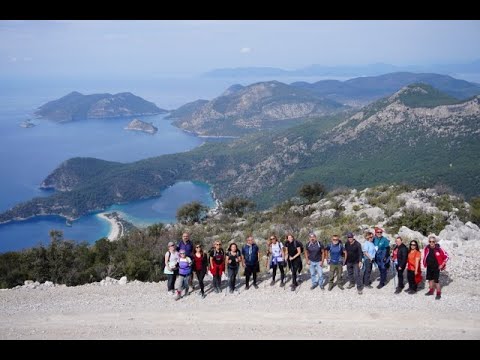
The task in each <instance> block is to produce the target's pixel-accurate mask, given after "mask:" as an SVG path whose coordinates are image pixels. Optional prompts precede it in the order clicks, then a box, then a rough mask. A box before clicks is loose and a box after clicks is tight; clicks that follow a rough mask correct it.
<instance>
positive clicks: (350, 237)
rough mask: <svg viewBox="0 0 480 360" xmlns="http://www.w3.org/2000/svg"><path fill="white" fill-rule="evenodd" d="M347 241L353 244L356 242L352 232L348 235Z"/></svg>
mask: <svg viewBox="0 0 480 360" xmlns="http://www.w3.org/2000/svg"><path fill="white" fill-rule="evenodd" d="M347 239H348V241H349V242H351V243H352V242H354V241H355V237H354V236H353V233H351V232H350V233H348V234H347Z"/></svg>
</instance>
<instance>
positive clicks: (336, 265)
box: [325, 235, 345, 291]
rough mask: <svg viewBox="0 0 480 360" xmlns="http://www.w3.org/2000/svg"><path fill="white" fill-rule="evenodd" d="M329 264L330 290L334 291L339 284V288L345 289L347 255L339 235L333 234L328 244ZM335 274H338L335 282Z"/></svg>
mask: <svg viewBox="0 0 480 360" xmlns="http://www.w3.org/2000/svg"><path fill="white" fill-rule="evenodd" d="M325 252H326V254H327V255H326V258H327V264H329V265H330V268H329V271H328V273H329V279H328V291H332V289H333V287H334V286H335V285H337V286H338V288H339V289H341V290H343V279H342V273H343V259H344V256H345V248H344V247H343V245H342V242H341V241H340V237H339V236H338V235H333V236H332V242H331V243H330V244H329V245H327V247H326V248H325ZM335 275H337V281H336V282H335V283H334V282H333V280H334V279H335Z"/></svg>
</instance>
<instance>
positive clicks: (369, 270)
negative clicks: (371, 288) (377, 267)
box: [363, 259, 373, 286]
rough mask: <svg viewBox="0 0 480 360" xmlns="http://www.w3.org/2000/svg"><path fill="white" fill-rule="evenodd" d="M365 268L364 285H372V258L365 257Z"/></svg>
mask: <svg viewBox="0 0 480 360" xmlns="http://www.w3.org/2000/svg"><path fill="white" fill-rule="evenodd" d="M363 266H364V270H363V285H365V286H367V285H371V284H372V280H371V279H370V275H371V274H372V266H373V263H372V260H370V259H365V262H364V263H363Z"/></svg>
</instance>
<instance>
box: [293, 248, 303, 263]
mask: <svg viewBox="0 0 480 360" xmlns="http://www.w3.org/2000/svg"><path fill="white" fill-rule="evenodd" d="M300 255H302V248H301V247H300V246H299V247H297V253H296V254H295V256H294V257H293V258H292V260H293V259H295V258H297V257H300Z"/></svg>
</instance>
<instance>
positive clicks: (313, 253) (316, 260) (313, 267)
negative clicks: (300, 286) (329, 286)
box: [305, 233, 325, 290]
mask: <svg viewBox="0 0 480 360" xmlns="http://www.w3.org/2000/svg"><path fill="white" fill-rule="evenodd" d="M323 253H324V246H323V244H321V243H320V242H319V241H318V240H317V235H315V233H310V234H309V241H308V243H307V245H305V259H306V261H307V265H310V278H311V279H312V286H311V287H310V290H313V289H315V288H316V287H317V286H320V289H322V290H324V289H325V288H324V286H323V271H322V266H323V255H324V254H323ZM317 277H318V279H317Z"/></svg>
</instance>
